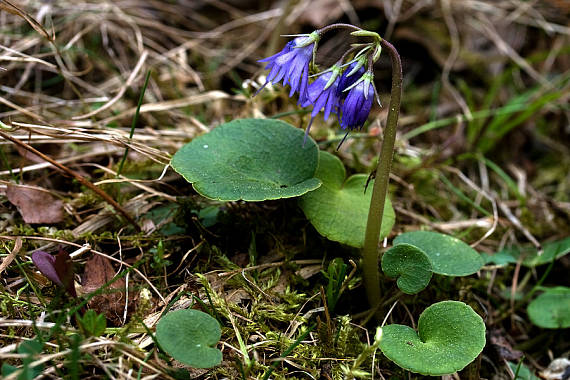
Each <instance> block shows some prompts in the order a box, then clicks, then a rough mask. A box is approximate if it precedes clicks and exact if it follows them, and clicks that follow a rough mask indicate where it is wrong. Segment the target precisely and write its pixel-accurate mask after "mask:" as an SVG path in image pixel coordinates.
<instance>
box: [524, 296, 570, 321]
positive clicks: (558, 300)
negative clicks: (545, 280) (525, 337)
mask: <svg viewBox="0 0 570 380" xmlns="http://www.w3.org/2000/svg"><path fill="white" fill-rule="evenodd" d="M527 312H528V316H529V318H530V320H531V321H532V323H534V324H535V325H537V326H540V327H543V328H546V329H565V328H567V327H570V288H567V287H564V286H558V287H556V288H552V289H548V290H547V291H546V292H544V293H542V294H541V295H539V296H538V297H536V299H534V300H533V301H532V302H531V303H530V304H529V305H528V307H527Z"/></svg>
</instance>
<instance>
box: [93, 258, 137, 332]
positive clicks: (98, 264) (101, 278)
mask: <svg viewBox="0 0 570 380" xmlns="http://www.w3.org/2000/svg"><path fill="white" fill-rule="evenodd" d="M114 278H115V269H114V268H113V265H112V264H111V262H110V260H109V259H107V258H106V257H104V256H101V255H94V256H93V257H92V258H90V259H89V260H88V261H87V263H86V264H85V273H84V274H83V286H82V290H83V293H85V294H87V293H93V292H95V291H97V290H99V289H100V288H101V287H102V286H103V285H105V284H106V283H107V282H109V281H111V280H113V279H114ZM125 295H126V294H125V279H124V278H119V279H117V280H115V281H113V282H112V283H111V284H110V285H109V286H108V287H106V288H105V289H104V290H103V291H102V293H101V294H97V295H95V296H93V298H91V300H89V302H88V303H87V306H88V307H89V308H90V309H93V310H95V311H96V312H97V313H100V314H104V315H105V317H106V318H107V320H108V321H109V322H111V323H112V324H113V325H115V326H121V325H122V324H123V322H124V321H123V313H124V310H125ZM130 304H132V298H131V302H130Z"/></svg>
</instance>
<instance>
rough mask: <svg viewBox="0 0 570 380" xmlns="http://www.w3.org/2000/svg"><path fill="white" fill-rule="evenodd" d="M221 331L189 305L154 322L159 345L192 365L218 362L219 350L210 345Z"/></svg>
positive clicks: (205, 365) (209, 317)
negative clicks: (187, 307)
mask: <svg viewBox="0 0 570 380" xmlns="http://www.w3.org/2000/svg"><path fill="white" fill-rule="evenodd" d="M221 335H222V333H221V330H220V324H219V323H218V321H216V320H215V319H214V318H212V317H211V316H210V315H209V314H206V313H204V312H201V311H199V310H193V309H188V310H176V311H172V312H170V313H168V314H166V315H165V316H164V317H162V319H161V320H160V321H159V322H158V324H157V326H156V339H157V340H158V343H159V344H160V346H161V347H162V348H163V349H164V350H165V351H166V352H168V354H170V355H171V356H172V357H173V358H174V359H176V360H178V361H179V362H181V363H184V364H187V365H189V366H191V367H194V368H211V367H215V366H217V365H218V364H220V363H221V362H222V352H221V351H220V350H218V349H217V348H215V347H214V346H215V345H216V344H217V343H218V341H219V340H220V337H221Z"/></svg>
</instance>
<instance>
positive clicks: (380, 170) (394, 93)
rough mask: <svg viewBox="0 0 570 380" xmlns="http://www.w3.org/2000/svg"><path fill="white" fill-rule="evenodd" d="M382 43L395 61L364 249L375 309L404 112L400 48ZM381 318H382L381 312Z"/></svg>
mask: <svg viewBox="0 0 570 380" xmlns="http://www.w3.org/2000/svg"><path fill="white" fill-rule="evenodd" d="M380 43H381V46H382V48H383V49H385V50H386V51H388V53H389V54H390V58H391V60H392V89H391V92H390V105H389V109H388V120H387V122H386V128H385V129H384V138H383V140H382V147H381V151H380V157H379V161H378V166H377V167H376V177H375V180H374V187H373V189H372V200H371V201H370V209H369V211H368V222H367V224H366V233H365V236H364V248H363V250H362V259H363V260H362V270H363V276H364V286H365V288H366V295H367V298H368V303H369V304H370V306H371V307H372V308H376V307H377V306H378V304H379V302H380V300H381V289H380V271H379V269H378V261H379V259H380V250H379V236H380V229H381V228H382V217H383V215H384V205H385V203H386V195H387V192H388V182H389V178H390V169H391V167H392V157H393V155H394V142H395V140H396V128H397V126H398V116H399V114H400V100H401V97H402V62H401V60H400V55H399V54H398V51H397V50H396V48H395V47H394V46H393V45H392V44H391V43H389V42H388V41H386V40H384V39H383V40H382V41H381V42H380ZM377 310H378V309H377ZM377 317H379V315H378V313H377Z"/></svg>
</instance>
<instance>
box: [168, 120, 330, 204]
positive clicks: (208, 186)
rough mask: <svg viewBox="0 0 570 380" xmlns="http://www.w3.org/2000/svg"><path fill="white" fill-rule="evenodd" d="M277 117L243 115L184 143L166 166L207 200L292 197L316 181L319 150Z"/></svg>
mask: <svg viewBox="0 0 570 380" xmlns="http://www.w3.org/2000/svg"><path fill="white" fill-rule="evenodd" d="M303 136H304V134H303V131H302V130H300V129H298V128H295V127H293V126H292V125H289V124H287V123H285V122H282V121H280V120H270V119H242V120H234V121H231V122H229V123H226V124H222V125H220V126H219V127H217V128H214V129H213V130H212V131H211V132H209V133H207V134H205V135H202V136H200V137H197V138H195V139H194V140H192V141H191V142H190V143H188V144H186V145H184V146H183V147H182V148H181V149H180V150H179V151H178V152H176V154H175V155H174V157H172V160H171V162H170V165H171V166H172V167H173V168H174V170H176V171H177V172H178V173H179V174H180V175H182V176H183V177H184V178H185V179H186V180H187V181H188V182H191V183H192V186H193V187H194V189H195V190H196V191H197V192H198V193H200V194H201V195H203V196H204V197H206V198H211V199H217V200H222V201H236V200H239V199H243V200H244V201H263V200H266V199H279V198H290V197H297V196H299V195H302V194H305V193H306V192H308V191H311V190H314V189H316V188H317V187H319V185H320V181H319V180H318V179H317V178H315V170H316V169H317V164H318V154H319V150H318V147H317V144H316V143H315V142H314V141H313V140H312V139H307V142H306V144H305V146H303Z"/></svg>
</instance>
